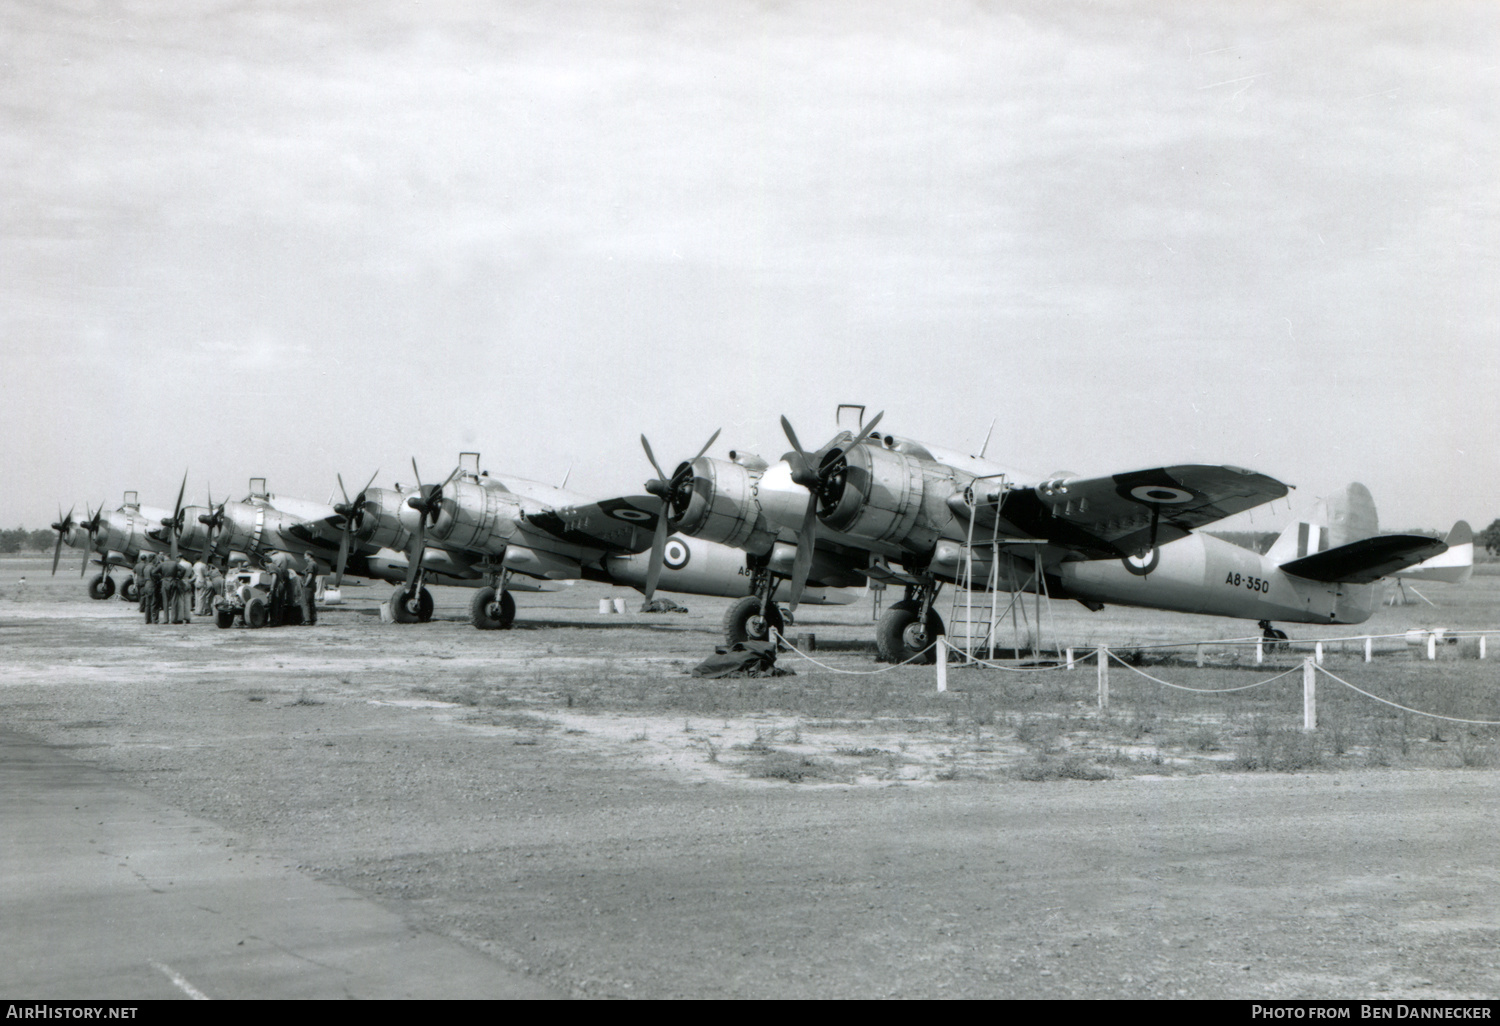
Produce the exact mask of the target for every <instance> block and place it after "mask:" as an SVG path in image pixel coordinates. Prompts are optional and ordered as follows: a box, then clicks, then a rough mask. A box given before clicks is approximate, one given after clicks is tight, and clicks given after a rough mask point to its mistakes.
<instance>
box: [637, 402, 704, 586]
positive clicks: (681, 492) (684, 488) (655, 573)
mask: <svg viewBox="0 0 1500 1026" xmlns="http://www.w3.org/2000/svg"><path fill="white" fill-rule="evenodd" d="M722 430H724V429H723V428H719V429H718V430H716V431H714V433H713V434H711V435H709V436H708V441H706V442H704V443H703V448H701V449H699V450H698V455H697V456H694V457H693V459H691V460H688V461H686V462H685V463H683V464H682V465H681V466H679V467H678V468H677V473H676V474H674V475H673V476H672V477H670V478H669V477H667V475H666V472H665V471H663V470H662V469H661V464H659V463H657V462H656V454H655V453H654V452H652V451H651V443H650V442H648V441H646V436H645V435H642V436H641V448H643V449H645V450H646V459H648V460H650V461H651V469H652V470H654V471H656V476H655V477H654V478H652V479H651V480H650V481H647V482H646V491H648V492H650V493H651V494H652V495H654V496H656V497H657V498H658V499H660V500H661V510H660V512H658V513H657V516H656V532H655V533H654V534H653V535H652V536H651V559H650V562H648V563H647V564H646V601H647V602H650V601H651V598H652V596H653V595H655V594H656V582H657V581H659V580H660V579H661V567H662V562H663V561H664V560H665V559H666V553H667V535H668V533H670V531H671V524H670V523H668V520H669V519H670V518H671V516H672V514H673V513H674V512H677V511H680V510H681V508H682V507H684V506H685V505H686V503H687V500H688V498H689V497H690V496H691V495H692V485H693V470H692V463H693V460H696V459H697V458H698V457H699V456H702V455H703V454H704V453H706V452H708V447H709V446H710V445H713V444H714V442H716V441H718V438H719V431H722Z"/></svg>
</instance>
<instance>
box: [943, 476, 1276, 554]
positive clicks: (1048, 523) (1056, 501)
mask: <svg viewBox="0 0 1500 1026" xmlns="http://www.w3.org/2000/svg"><path fill="white" fill-rule="evenodd" d="M1286 493H1287V486H1286V485H1285V484H1283V483H1282V482H1280V481H1278V480H1276V479H1275V478H1272V477H1267V476H1266V475H1265V474H1257V473H1255V472H1254V471H1251V470H1243V469H1241V468H1239V467H1227V466H1226V467H1216V466H1208V465H1203V464H1184V465H1181V466H1175V467H1156V468H1153V469H1150V470H1136V471H1131V472H1129V473H1124V474H1113V475H1111V476H1109V477H1097V478H1087V479H1076V478H1075V479H1059V480H1056V481H1044V482H1042V483H1041V484H1038V485H1033V486H1028V487H1024V488H1010V489H1007V490H1005V491H1003V492H998V491H997V492H991V493H989V494H988V495H976V496H974V500H975V501H974V504H973V506H972V509H973V515H974V517H975V519H976V523H977V524H979V525H983V526H985V527H991V526H993V525H994V524H995V521H996V518H997V517H998V518H999V520H1000V521H1001V527H1002V528H1006V527H1007V526H1008V527H1009V529H1013V530H1015V531H1016V532H1018V533H1020V534H1022V535H1025V536H1028V537H1032V538H1044V539H1046V540H1047V541H1048V542H1050V543H1051V544H1053V545H1058V546H1061V547H1063V548H1068V549H1072V550H1074V551H1075V552H1077V553H1079V554H1080V555H1083V556H1084V557H1086V558H1089V559H1113V558H1116V557H1120V556H1139V555H1142V554H1144V553H1146V552H1148V551H1149V550H1150V549H1151V548H1152V547H1153V546H1154V545H1165V544H1167V543H1168V542H1172V541H1176V540H1177V539H1179V538H1185V537H1186V536H1187V535H1188V534H1190V533H1191V532H1192V531H1194V530H1197V529H1198V528H1201V527H1203V526H1205V525H1207V524H1211V523H1214V522H1215V521H1218V520H1223V519H1224V518H1225V517H1229V516H1233V515H1234V514H1236V513H1241V512H1243V511H1245V510H1247V509H1251V508H1253V507H1255V506H1259V505H1262V504H1263V503H1267V502H1271V501H1272V500H1275V499H1280V498H1282V497H1283V496H1285V495H1286ZM969 508H970V506H969V504H968V503H967V502H966V503H964V511H965V513H967V511H968V509H969Z"/></svg>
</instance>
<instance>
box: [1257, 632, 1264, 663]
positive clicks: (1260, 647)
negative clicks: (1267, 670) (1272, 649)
mask: <svg viewBox="0 0 1500 1026" xmlns="http://www.w3.org/2000/svg"><path fill="white" fill-rule="evenodd" d="M1265 661H1266V639H1265V638H1256V639H1255V665H1256V666H1259V665H1260V664H1261V663H1263V662H1265Z"/></svg>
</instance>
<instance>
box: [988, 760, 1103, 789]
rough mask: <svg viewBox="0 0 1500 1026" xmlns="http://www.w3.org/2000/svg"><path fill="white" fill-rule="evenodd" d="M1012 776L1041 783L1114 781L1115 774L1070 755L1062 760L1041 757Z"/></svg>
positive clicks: (1016, 770)
mask: <svg viewBox="0 0 1500 1026" xmlns="http://www.w3.org/2000/svg"><path fill="white" fill-rule="evenodd" d="M1011 776H1013V777H1014V778H1015V779H1017V780H1025V781H1027V782H1029V783H1039V782H1041V781H1045V780H1113V779H1114V774H1113V773H1111V772H1110V771H1109V769H1108V768H1106V767H1104V766H1100V765H1098V764H1097V763H1094V762H1090V761H1089V760H1087V759H1084V758H1082V757H1081V756H1077V755H1069V756H1067V757H1065V758H1062V759H1057V758H1053V757H1051V756H1047V755H1039V756H1037V757H1036V758H1035V759H1032V760H1031V761H1029V762H1024V763H1022V764H1021V765H1019V766H1017V767H1016V768H1015V769H1014V770H1012V771H1011Z"/></svg>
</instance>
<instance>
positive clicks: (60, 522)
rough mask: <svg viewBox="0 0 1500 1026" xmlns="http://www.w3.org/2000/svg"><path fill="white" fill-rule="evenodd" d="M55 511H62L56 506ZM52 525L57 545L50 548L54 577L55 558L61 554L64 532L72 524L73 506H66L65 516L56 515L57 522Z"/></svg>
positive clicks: (65, 532) (55, 568) (55, 572)
mask: <svg viewBox="0 0 1500 1026" xmlns="http://www.w3.org/2000/svg"><path fill="white" fill-rule="evenodd" d="M57 511H58V513H61V512H62V507H61V506H58V507H57ZM52 526H53V527H55V528H56V529H57V545H56V546H55V547H54V548H53V549H52V576H54V577H56V576H57V559H58V557H59V556H61V555H62V543H63V536H64V535H65V534H67V533H68V531H69V530H70V529H71V528H72V526H73V507H72V506H69V507H68V515H67V516H65V517H64V516H60V517H58V519H57V523H55V524H53V525H52Z"/></svg>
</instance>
